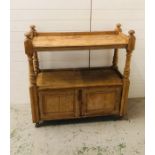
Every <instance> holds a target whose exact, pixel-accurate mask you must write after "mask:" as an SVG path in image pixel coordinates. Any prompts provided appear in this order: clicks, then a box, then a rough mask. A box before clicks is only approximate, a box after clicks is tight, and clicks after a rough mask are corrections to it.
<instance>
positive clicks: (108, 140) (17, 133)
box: [10, 98, 145, 155]
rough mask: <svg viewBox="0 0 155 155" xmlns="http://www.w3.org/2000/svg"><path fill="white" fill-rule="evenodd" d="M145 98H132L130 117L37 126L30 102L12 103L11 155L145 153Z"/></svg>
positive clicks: (130, 154)
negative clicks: (23, 103)
mask: <svg viewBox="0 0 155 155" xmlns="http://www.w3.org/2000/svg"><path fill="white" fill-rule="evenodd" d="M144 102H145V101H144V99H142V98H140V99H129V108H128V109H129V110H128V111H129V113H128V120H117V121H114V120H105V119H104V118H103V120H102V121H101V119H100V120H98V119H97V120H93V121H92V120H91V121H90V120H86V121H80V122H79V121H78V122H76V121H73V122H70V123H66V122H64V123H63V122H59V123H51V124H48V125H46V126H44V127H40V128H35V127H34V124H32V122H31V112H30V105H29V104H26V105H15V104H14V105H11V135H10V136H11V155H136V154H138V155H144V144H145V139H144V127H145V122H144V117H145V114H144Z"/></svg>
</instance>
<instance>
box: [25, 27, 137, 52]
mask: <svg viewBox="0 0 155 155" xmlns="http://www.w3.org/2000/svg"><path fill="white" fill-rule="evenodd" d="M134 33H135V32H134V31H133V30H130V31H129V35H128V36H127V35H125V34H124V33H122V29H121V25H120V24H117V25H116V28H115V30H114V31H94V32H46V33H45V32H37V31H36V29H35V26H31V30H30V32H28V33H26V34H25V36H26V38H27V39H26V40H25V47H26V48H27V50H28V49H29V50H30V49H31V50H33V51H57V50H72V49H76V50H78V49H80V50H81V49H104V48H105V49H108V48H126V49H129V50H133V49H134V42H135V37H134ZM27 52H28V51H27Z"/></svg>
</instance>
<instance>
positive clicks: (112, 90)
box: [82, 87, 121, 116]
mask: <svg viewBox="0 0 155 155" xmlns="http://www.w3.org/2000/svg"><path fill="white" fill-rule="evenodd" d="M120 101H121V88H120V87H103V88H87V89H84V90H83V106H82V115H84V116H86V115H102V114H103V115H104V114H105V115H106V114H118V113H119V105H120Z"/></svg>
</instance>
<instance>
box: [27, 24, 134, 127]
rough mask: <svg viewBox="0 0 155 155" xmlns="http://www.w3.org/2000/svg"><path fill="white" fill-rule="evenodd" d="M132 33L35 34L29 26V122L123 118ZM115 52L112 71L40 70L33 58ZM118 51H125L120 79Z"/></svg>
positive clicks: (84, 69)
mask: <svg viewBox="0 0 155 155" xmlns="http://www.w3.org/2000/svg"><path fill="white" fill-rule="evenodd" d="M134 33H135V32H134V31H133V30H130V31H129V35H125V34H124V33H122V30H121V25H120V24H117V26H116V28H115V30H114V31H99V32H50V33H44V32H37V31H36V29H35V26H31V30H30V32H28V33H26V34H25V36H26V39H25V42H24V45H25V53H26V54H27V56H28V63H29V73H30V74H29V78H30V98H31V110H32V120H33V122H34V123H36V124H37V125H38V124H39V123H40V121H45V120H57V119H70V118H72V119H73V118H82V117H92V116H102V115H117V116H124V115H126V114H127V99H128V90H129V82H130V81H129V75H130V62H131V54H132V51H133V50H134V46H135V36H134ZM109 48H110V49H114V55H113V60H112V65H110V66H105V67H88V68H75V69H40V67H39V60H38V52H44V51H51V52H53V51H54V52H55V51H57V50H59V51H61V50H77V49H80V50H83V51H85V49H89V50H91V49H109ZM119 48H122V49H125V51H126V61H125V67H124V72H123V74H122V73H121V72H120V71H119V69H118V53H119Z"/></svg>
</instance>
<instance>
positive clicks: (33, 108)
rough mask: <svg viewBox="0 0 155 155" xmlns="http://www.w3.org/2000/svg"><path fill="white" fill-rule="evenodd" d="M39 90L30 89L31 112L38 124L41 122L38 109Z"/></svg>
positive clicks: (33, 87)
mask: <svg viewBox="0 0 155 155" xmlns="http://www.w3.org/2000/svg"><path fill="white" fill-rule="evenodd" d="M36 89H37V88H36V87H35V86H31V87H30V99H31V112H32V121H33V123H36V122H38V121H39V107H38V96H37V90H36Z"/></svg>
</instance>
